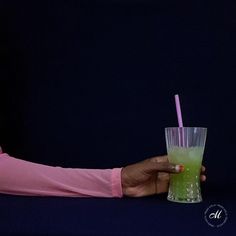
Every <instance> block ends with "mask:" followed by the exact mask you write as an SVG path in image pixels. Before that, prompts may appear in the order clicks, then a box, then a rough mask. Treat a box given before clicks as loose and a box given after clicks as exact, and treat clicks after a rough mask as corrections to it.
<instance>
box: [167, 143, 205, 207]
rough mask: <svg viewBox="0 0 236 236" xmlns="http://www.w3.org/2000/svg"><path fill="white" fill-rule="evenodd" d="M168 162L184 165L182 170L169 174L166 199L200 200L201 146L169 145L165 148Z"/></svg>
mask: <svg viewBox="0 0 236 236" xmlns="http://www.w3.org/2000/svg"><path fill="white" fill-rule="evenodd" d="M167 152H168V159H169V162H170V163H173V164H182V165H184V171H183V172H182V173H179V174H171V175H170V185H169V193H168V200H170V201H175V202H183V203H191V202H201V201H202V197H201V189H200V172H201V165H202V158H203V152H204V149H203V147H171V148H169V149H168V150H167Z"/></svg>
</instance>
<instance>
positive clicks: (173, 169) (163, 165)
mask: <svg viewBox="0 0 236 236" xmlns="http://www.w3.org/2000/svg"><path fill="white" fill-rule="evenodd" d="M156 171H160V172H167V173H180V172H183V171H184V165H179V164H178V165H176V164H172V163H169V162H150V163H149V164H148V165H147V166H146V172H148V173H151V172H156Z"/></svg>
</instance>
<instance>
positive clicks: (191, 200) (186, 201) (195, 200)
mask: <svg viewBox="0 0 236 236" xmlns="http://www.w3.org/2000/svg"><path fill="white" fill-rule="evenodd" d="M167 200H168V201H171V202H178V203H199V202H202V198H201V197H200V198H191V199H190V198H187V199H183V198H174V197H170V196H168V197H167Z"/></svg>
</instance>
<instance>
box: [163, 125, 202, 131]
mask: <svg viewBox="0 0 236 236" xmlns="http://www.w3.org/2000/svg"><path fill="white" fill-rule="evenodd" d="M165 129H203V130H204V129H207V128H206V127H194V126H183V127H165Z"/></svg>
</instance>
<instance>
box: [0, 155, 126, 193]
mask: <svg viewBox="0 0 236 236" xmlns="http://www.w3.org/2000/svg"><path fill="white" fill-rule="evenodd" d="M121 169H122V168H114V169H104V170H99V169H78V168H62V167H58V166H56V167H53V166H47V165H42V164H37V163H33V162H29V161H24V160H21V159H17V158H14V157H11V156H9V155H8V154H7V153H1V154H0V193H5V194H12V195H26V196H64V197H122V196H123V193H122V186H121Z"/></svg>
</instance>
